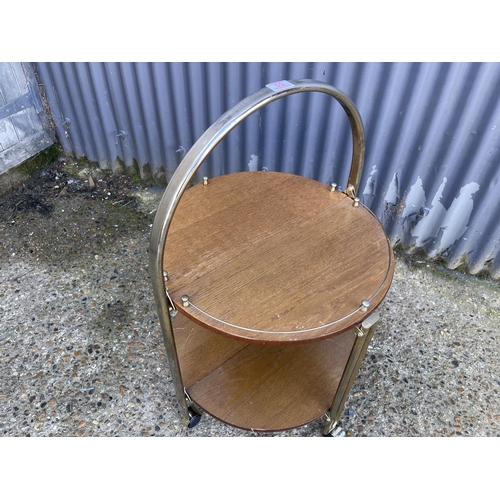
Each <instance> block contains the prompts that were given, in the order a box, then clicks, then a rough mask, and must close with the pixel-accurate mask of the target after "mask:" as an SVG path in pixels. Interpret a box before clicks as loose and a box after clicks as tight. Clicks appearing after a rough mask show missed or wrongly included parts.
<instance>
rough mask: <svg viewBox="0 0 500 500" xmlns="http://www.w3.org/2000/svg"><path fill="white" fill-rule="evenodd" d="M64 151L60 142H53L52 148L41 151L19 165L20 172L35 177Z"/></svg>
mask: <svg viewBox="0 0 500 500" xmlns="http://www.w3.org/2000/svg"><path fill="white" fill-rule="evenodd" d="M61 153H62V149H61V148H60V147H59V145H58V144H53V145H52V146H50V148H47V149H44V150H43V151H40V153H38V154H36V155H35V156H33V157H32V158H30V159H29V160H26V161H25V162H23V163H21V164H20V165H18V166H17V167H16V168H17V169H18V171H19V173H20V174H22V175H25V176H27V177H34V176H35V175H37V174H38V173H39V172H41V171H42V170H43V168H44V167H46V166H47V165H48V164H49V163H52V162H53V161H54V160H55V159H56V158H57V157H58V156H60V155H61Z"/></svg>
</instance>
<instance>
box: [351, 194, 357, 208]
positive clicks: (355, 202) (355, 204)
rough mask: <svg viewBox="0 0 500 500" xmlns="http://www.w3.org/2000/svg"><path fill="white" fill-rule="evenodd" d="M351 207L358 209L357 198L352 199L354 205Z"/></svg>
mask: <svg viewBox="0 0 500 500" xmlns="http://www.w3.org/2000/svg"><path fill="white" fill-rule="evenodd" d="M352 206H353V207H356V208H357V207H359V198H357V197H356V198H354V203H353V204H352Z"/></svg>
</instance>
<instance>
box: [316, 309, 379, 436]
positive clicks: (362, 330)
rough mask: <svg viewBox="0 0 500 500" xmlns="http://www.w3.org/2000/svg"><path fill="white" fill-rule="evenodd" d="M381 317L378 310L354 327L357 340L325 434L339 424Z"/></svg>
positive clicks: (328, 416)
mask: <svg viewBox="0 0 500 500" xmlns="http://www.w3.org/2000/svg"><path fill="white" fill-rule="evenodd" d="M379 319H380V315H379V313H378V312H375V313H373V314H372V315H371V316H369V317H368V318H366V319H365V320H364V321H363V323H361V325H358V326H356V327H355V328H354V333H355V334H356V340H355V341H354V345H353V347H352V351H351V355H350V356H349V359H348V360H347V365H346V367H345V370H344V373H343V374H342V378H341V380H340V384H339V388H338V389H337V393H336V394H335V397H334V398H333V403H332V406H331V408H330V411H329V412H328V413H327V422H326V425H325V427H324V430H323V434H330V432H332V431H333V429H335V427H336V426H337V423H338V420H339V418H340V415H341V414H342V410H343V408H344V405H345V402H346V400H347V397H348V395H349V392H350V390H351V387H352V385H353V383H354V380H355V379H356V376H357V374H358V371H359V367H360V366H361V362H362V361H363V358H364V357H365V354H366V350H367V349H368V346H369V344H370V341H371V339H372V337H373V334H374V333H375V329H376V327H377V323H378V321H379Z"/></svg>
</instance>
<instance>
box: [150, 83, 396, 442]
mask: <svg viewBox="0 0 500 500" xmlns="http://www.w3.org/2000/svg"><path fill="white" fill-rule="evenodd" d="M298 92H322V93H325V94H329V95H331V96H332V97H334V98H335V99H337V100H338V101H339V102H340V104H341V105H342V107H343V108H344V110H345V112H346V114H347V116H348V118H349V121H350V124H351V130H352V135H353V159H352V165H351V171H350V174H349V182H348V186H347V188H346V189H345V190H344V191H339V190H337V188H336V185H335V184H333V185H332V186H331V187H328V186H326V185H324V184H322V183H320V182H317V181H314V180H311V179H307V178H304V177H301V176H297V175H292V174H286V173H279V172H263V171H262V172H261V171H258V172H240V173H234V174H228V175H222V176H219V177H215V178H212V179H210V180H209V179H208V178H206V177H204V178H203V182H200V183H198V184H195V185H193V186H192V187H189V188H188V186H189V185H190V183H191V180H192V178H193V176H194V174H195V172H196V171H197V169H198V168H199V167H200V165H201V164H202V162H203V161H204V160H205V159H206V158H207V156H208V155H209V154H210V152H211V151H212V150H213V149H214V148H215V146H216V145H217V144H218V143H219V142H220V141H221V140H222V139H223V138H224V137H225V136H226V135H227V134H228V133H229V132H230V131H231V130H232V129H233V128H234V127H236V126H237V125H238V124H239V123H241V122H242V121H243V120H244V119H245V118H246V117H248V116H249V115H250V114H252V113H253V112H255V111H257V110H258V109H260V108H262V107H263V106H265V105H266V104H269V103H271V102H273V101H275V100H277V99H280V98H282V97H285V96H287V95H290V94H294V93H298ZM363 160H364V132H363V125H362V122H361V118H360V116H359V113H358V111H357V109H356V107H355V106H354V104H353V102H352V101H351V100H350V99H349V98H348V97H347V96H346V95H345V94H343V93H342V92H340V91H339V90H337V89H335V88H334V87H332V86H330V85H327V84H325V83H322V82H318V81H314V80H291V81H283V82H277V83H275V84H270V85H268V86H266V87H265V88H263V89H261V90H260V91H258V92H257V93H255V94H253V95H251V96H249V97H247V98H246V99H244V100H242V101H241V102H240V103H238V104H237V105H236V106H235V107H233V108H232V109H231V110H229V111H228V112H226V113H225V114H224V115H223V116H222V117H221V118H219V120H217V121H216V122H215V123H214V124H213V125H212V126H211V127H210V128H209V129H208V130H206V132H205V133H204V134H203V135H202V136H201V137H200V139H199V140H198V141H197V142H196V143H195V144H194V146H193V147H192V148H191V150H190V151H189V152H188V153H187V155H186V156H185V158H184V160H183V161H182V163H181V164H180V165H179V167H178V168H177V170H176V172H175V173H174V175H173V177H172V179H171V181H170V183H169V184H168V186H167V188H166V190H165V193H164V195H163V198H162V200H161V202H160V205H159V207H158V210H157V214H156V218H155V222H154V224H153V230H152V234H151V241H150V272H151V278H152V282H153V288H154V293H155V300H156V306H157V309H158V315H159V319H160V324H161V328H162V333H163V338H164V342H165V348H166V353H167V358H168V362H169V367H170V371H171V374H172V380H173V384H174V387H175V391H176V397H177V401H178V403H179V406H180V412H181V416H182V418H183V420H184V421H185V423H186V425H188V427H193V426H194V425H196V424H197V423H198V421H199V420H200V417H201V413H202V411H205V412H207V413H209V414H210V415H212V416H213V417H215V418H217V419H219V420H221V421H222V422H225V423H227V424H229V425H231V426H234V427H238V428H242V429H249V430H253V431H281V430H285V429H291V428H295V427H299V426H302V425H305V424H307V423H309V422H312V421H314V420H316V419H318V418H320V417H322V416H325V417H326V425H325V428H324V431H323V433H324V435H327V436H331V435H340V434H342V432H343V431H342V429H340V428H339V427H338V420H339V418H340V416H341V414H342V410H343V407H344V404H345V401H346V399H347V396H348V394H349V391H350V389H351V386H352V384H353V382H354V379H355V377H356V375H357V373H358V370H359V366H360V364H361V362H362V359H363V357H364V355H365V353H366V349H367V347H368V344H369V342H370V339H371V337H372V335H373V333H374V330H375V327H376V324H377V321H378V319H379V314H378V312H377V311H376V309H377V307H378V306H379V304H380V303H381V301H382V300H383V298H384V297H385V295H386V293H387V291H388V290H389V287H390V284H391V281H392V277H393V273H394V257H393V253H392V248H391V246H390V244H389V242H388V240H387V237H386V235H385V232H384V229H383V228H382V226H381V224H380V223H379V221H378V220H377V218H376V217H375V216H374V215H373V214H372V213H371V212H370V211H369V210H368V209H367V208H366V207H364V206H363V205H362V204H361V202H360V200H359V199H358V198H357V197H356V192H357V189H358V185H359V181H360V178H361V173H362V168H363Z"/></svg>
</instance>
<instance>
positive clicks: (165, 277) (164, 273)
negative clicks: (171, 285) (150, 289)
mask: <svg viewBox="0 0 500 500" xmlns="http://www.w3.org/2000/svg"><path fill="white" fill-rule="evenodd" d="M163 279H164V280H165V281H168V272H167V271H163Z"/></svg>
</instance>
